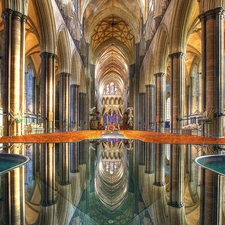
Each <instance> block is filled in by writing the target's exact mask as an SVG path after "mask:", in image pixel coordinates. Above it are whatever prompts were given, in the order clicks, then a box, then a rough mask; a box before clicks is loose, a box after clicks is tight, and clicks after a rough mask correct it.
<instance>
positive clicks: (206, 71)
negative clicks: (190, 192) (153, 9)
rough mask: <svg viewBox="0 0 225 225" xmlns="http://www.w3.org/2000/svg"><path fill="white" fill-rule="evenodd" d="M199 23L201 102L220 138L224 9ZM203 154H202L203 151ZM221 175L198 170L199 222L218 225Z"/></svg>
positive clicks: (210, 128)
mask: <svg viewBox="0 0 225 225" xmlns="http://www.w3.org/2000/svg"><path fill="white" fill-rule="evenodd" d="M199 18H200V20H201V24H202V50H203V51H202V87H203V88H202V101H203V109H205V110H208V111H210V110H216V115H215V116H214V118H213V120H212V122H211V123H210V124H208V125H207V126H208V132H210V134H211V135H213V136H217V137H223V116H221V115H222V114H223V111H224V96H223V95H224V9H223V8H220V7H219V8H216V9H212V10H209V11H207V12H205V13H204V14H202V15H200V17H199ZM203 154H204V153H203ZM222 192H223V185H222V183H221V178H220V177H219V176H218V175H217V174H215V173H213V172H211V171H209V170H205V169H202V171H201V198H200V206H201V208H200V224H204V225H209V224H222V212H221V210H220V209H222V203H221V199H222V198H223V197H222V194H221V193H222Z"/></svg>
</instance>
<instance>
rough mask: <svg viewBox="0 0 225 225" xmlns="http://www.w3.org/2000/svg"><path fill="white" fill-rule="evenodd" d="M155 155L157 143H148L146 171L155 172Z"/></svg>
mask: <svg viewBox="0 0 225 225" xmlns="http://www.w3.org/2000/svg"><path fill="white" fill-rule="evenodd" d="M154 155H155V143H146V150H145V173H148V174H153V173H154V167H155V163H154Z"/></svg>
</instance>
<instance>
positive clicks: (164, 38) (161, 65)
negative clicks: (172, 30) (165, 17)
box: [154, 24, 169, 74]
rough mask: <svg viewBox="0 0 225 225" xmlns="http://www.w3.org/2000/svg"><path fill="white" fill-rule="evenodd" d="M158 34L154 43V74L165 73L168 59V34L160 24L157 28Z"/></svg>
mask: <svg viewBox="0 0 225 225" xmlns="http://www.w3.org/2000/svg"><path fill="white" fill-rule="evenodd" d="M158 30H159V32H158V33H157V37H156V40H157V42H156V43H155V46H156V49H155V50H156V54H155V57H154V74H155V73H160V72H165V71H166V66H167V57H168V50H169V43H168V39H169V36H168V32H167V29H166V27H165V26H164V24H162V25H161V26H160V27H159V28H158Z"/></svg>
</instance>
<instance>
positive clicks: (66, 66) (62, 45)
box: [56, 24, 71, 73]
mask: <svg viewBox="0 0 225 225" xmlns="http://www.w3.org/2000/svg"><path fill="white" fill-rule="evenodd" d="M69 43H70V42H69V38H68V31H67V29H66V27H65V25H64V24H62V25H61V27H60V29H59V33H58V40H57V51H56V54H57V56H58V60H59V61H58V64H59V73H61V72H65V73H71V68H70V58H71V52H70V44H69Z"/></svg>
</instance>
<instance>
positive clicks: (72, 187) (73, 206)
mask: <svg viewBox="0 0 225 225" xmlns="http://www.w3.org/2000/svg"><path fill="white" fill-rule="evenodd" d="M18 146H20V148H24V151H25V152H26V155H27V156H28V157H29V158H30V162H28V163H27V165H25V166H24V170H25V172H24V174H25V176H24V190H23V188H21V189H20V191H21V192H23V193H24V201H25V206H24V207H25V214H24V216H25V221H26V224H60V225H61V224H79V225H81V224H84V225H87V224H88V225H89V224H96V225H97V224H99V225H104V224H118V225H122V224H125V225H126V224H127V225H128V224H131V225H132V224H133V225H138V224H142V225H143V224H168V217H169V216H171V215H172V214H169V213H170V211H169V210H170V207H172V208H173V207H174V208H175V209H177V208H179V209H180V208H183V209H184V211H185V215H186V216H185V219H186V221H187V223H188V224H198V222H199V213H200V212H199V211H200V208H199V205H200V168H199V166H198V165H197V164H196V163H195V162H194V159H195V158H196V157H197V156H198V155H200V153H201V152H205V153H207V154H208V153H209V152H210V151H212V150H210V148H209V146H199V145H173V146H170V145H164V144H155V143H144V142H141V141H134V140H127V139H118V138H105V139H101V140H85V141H81V142H75V143H61V144H56V143H55V144H26V145H23V144H18ZM22 146H23V147H22ZM5 148H6V147H5V146H4V149H5ZM176 168H180V169H178V170H176ZM171 171H173V173H172V176H171V175H170V172H171ZM7 176H9V175H6V176H2V179H1V180H2V185H1V190H2V191H1V201H2V207H3V208H4V207H7V204H8V203H7V198H8V197H7V194H6V193H7V191H6V190H7V188H6V184H7V182H8V178H9V177H7ZM17 182H19V183H20V181H17V180H16V179H15V180H12V181H11V185H12V184H13V185H14V186H15V187H16V186H17V185H18V183H17ZM174 196H175V197H174ZM15 201H16V200H15ZM178 205H179V207H177V206H178ZM4 216H5V215H4V211H2V218H4ZM172 216H173V215H172Z"/></svg>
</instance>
